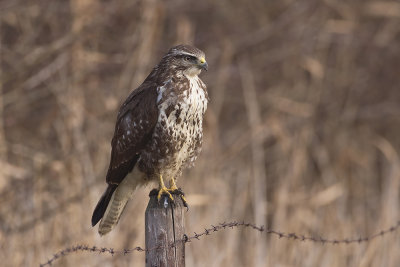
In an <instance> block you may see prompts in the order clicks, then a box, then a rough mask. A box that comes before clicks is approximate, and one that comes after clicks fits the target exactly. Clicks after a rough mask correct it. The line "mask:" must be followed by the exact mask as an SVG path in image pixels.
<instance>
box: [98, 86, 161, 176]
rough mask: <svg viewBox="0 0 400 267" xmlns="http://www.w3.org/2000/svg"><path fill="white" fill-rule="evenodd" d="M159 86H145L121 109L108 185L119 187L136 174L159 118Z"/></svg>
mask: <svg viewBox="0 0 400 267" xmlns="http://www.w3.org/2000/svg"><path fill="white" fill-rule="evenodd" d="M156 101H157V85H156V84H155V83H149V82H146V83H143V84H142V85H141V86H140V87H139V88H137V89H136V90H134V91H133V92H132V93H131V94H130V95H129V97H128V98H127V99H126V100H125V102H124V104H123V105H122V106H121V108H120V110H119V113H118V118H117V123H116V125H115V132H114V137H113V139H112V141H111V148H112V150H111V160H110V166H109V168H108V172H107V178H106V180H107V183H109V184H119V183H120V182H121V181H122V180H123V179H124V178H125V176H126V175H127V174H128V173H129V172H131V171H132V169H133V167H134V166H135V164H136V162H137V160H138V159H139V157H140V153H141V150H142V149H143V148H144V147H145V146H146V145H147V143H148V142H149V141H150V140H151V137H152V135H153V131H154V127H155V125H156V123H157V119H158V109H157V103H156Z"/></svg>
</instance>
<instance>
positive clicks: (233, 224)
mask: <svg viewBox="0 0 400 267" xmlns="http://www.w3.org/2000/svg"><path fill="white" fill-rule="evenodd" d="M238 227H245V228H250V229H253V230H256V231H259V232H266V233H267V234H270V235H275V236H277V237H278V238H285V239H289V240H297V241H303V242H304V241H310V242H314V243H322V244H333V245H338V244H346V245H348V244H353V243H358V244H360V243H365V242H369V241H371V240H373V239H375V238H377V237H382V236H384V235H386V234H388V233H392V232H395V231H396V230H397V229H398V228H400V221H398V222H397V223H396V224H395V225H393V226H391V227H389V228H387V229H384V230H381V231H379V232H377V233H375V234H373V235H370V236H367V237H359V238H345V239H326V238H323V237H313V236H305V235H301V234H296V233H284V232H280V231H276V230H273V229H265V228H264V226H257V225H255V224H252V223H246V222H236V221H234V222H223V223H220V224H218V225H217V226H214V225H211V227H209V228H205V229H204V231H202V232H200V233H196V232H194V234H193V235H191V236H187V235H186V234H185V235H184V236H183V238H182V239H179V240H176V241H175V242H173V243H171V244H170V246H171V247H174V246H176V244H177V243H180V242H184V243H188V242H191V241H192V240H200V238H201V237H204V236H207V235H210V234H212V233H214V232H218V231H220V230H224V229H233V228H238ZM160 248H162V246H157V247H153V248H148V249H145V248H142V247H135V248H132V249H124V250H115V249H113V248H105V247H96V246H88V245H75V246H72V247H69V248H65V249H63V250H61V251H59V252H57V253H55V254H54V255H53V257H52V258H50V259H49V260H48V261H47V262H45V263H42V264H40V267H45V266H51V265H52V264H53V262H55V261H56V260H58V259H60V258H62V257H65V256H67V255H69V254H71V253H74V252H79V251H86V252H99V253H109V254H111V256H114V255H116V254H120V255H126V254H129V253H132V252H146V251H151V250H155V249H160Z"/></svg>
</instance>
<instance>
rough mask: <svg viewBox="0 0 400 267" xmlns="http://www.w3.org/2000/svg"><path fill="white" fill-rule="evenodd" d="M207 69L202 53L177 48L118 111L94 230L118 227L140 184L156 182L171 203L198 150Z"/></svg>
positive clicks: (156, 67)
mask: <svg viewBox="0 0 400 267" xmlns="http://www.w3.org/2000/svg"><path fill="white" fill-rule="evenodd" d="M207 68H208V65H207V62H206V60H205V55H204V52H203V51H201V50H199V49H198V48H196V47H193V46H190V45H178V46H175V47H173V48H171V49H170V50H169V51H168V53H167V54H166V55H165V56H164V57H163V58H162V59H161V61H160V63H158V65H156V66H155V67H154V69H153V70H152V71H151V73H150V74H149V76H147V78H146V79H145V80H144V82H143V83H142V84H141V85H140V86H139V87H138V88H137V89H136V90H134V91H132V92H131V94H130V95H129V96H128V98H127V99H126V100H125V102H124V103H123V104H122V106H121V107H120V109H119V112H118V117H117V122H116V125H115V132H114V137H113V139H112V141H111V147H112V150H111V160H110V166H109V168H108V172H107V176H106V181H107V183H108V187H107V189H106V191H105V192H104V194H103V195H102V197H101V198H100V200H99V202H98V204H97V206H96V208H95V210H94V212H93V216H92V226H95V225H96V224H97V223H98V222H99V221H100V220H101V222H100V225H99V233H100V235H105V234H107V233H108V232H110V231H111V230H112V229H113V227H114V226H115V225H116V224H117V223H118V220H119V218H120V216H121V213H122V211H123V209H124V207H125V206H126V204H127V202H128V200H129V199H131V198H132V196H133V193H134V191H135V189H136V188H137V187H138V186H141V185H145V184H147V183H149V182H151V181H158V182H159V193H158V196H157V197H158V200H160V197H161V196H162V195H163V194H165V195H167V196H168V197H169V198H170V199H171V200H173V197H172V195H171V192H172V191H175V190H177V189H178V188H177V186H176V183H175V181H176V179H177V178H178V177H179V176H180V175H181V173H182V170H183V169H185V168H188V167H191V166H192V165H193V163H194V161H195V159H196V157H197V156H198V154H199V152H200V150H201V145H202V138H203V127H202V124H203V117H204V113H205V111H206V109H207V102H208V94H207V90H206V86H205V84H204V83H203V82H202V81H201V80H200V78H199V77H198V75H199V74H200V72H201V71H202V70H207ZM164 181H168V182H169V188H167V187H166V186H165V183H166V182H164Z"/></svg>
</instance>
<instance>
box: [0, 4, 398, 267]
mask: <svg viewBox="0 0 400 267" xmlns="http://www.w3.org/2000/svg"><path fill="white" fill-rule="evenodd" d="M399 23H400V4H399V3H398V2H394V1H393V2H382V1H360V0H358V1H357V0H353V1H338V0H325V1H317V0H309V1H293V0H285V1H256V0H252V1H244V0H242V1H227V0H221V1H196V2H189V1H167V2H166V1H156V0H150V1H102V2H99V1H94V0H84V1H79V0H70V1H17V0H14V1H12V0H5V1H2V2H1V3H0V38H1V46H0V60H1V65H0V81H1V84H0V164H1V165H0V166H1V167H0V203H1V205H0V260H1V263H2V265H3V266H34V265H38V264H39V263H41V262H44V261H46V259H47V258H48V257H49V256H51V255H52V253H54V252H55V251H58V250H60V249H62V248H64V247H66V246H70V245H73V244H76V243H86V244H89V245H91V246H92V245H96V246H101V247H113V248H115V249H117V250H122V249H124V248H133V247H136V246H138V245H140V246H143V245H144V232H143V228H144V225H143V224H144V210H145V207H146V204H147V200H148V198H147V193H148V192H149V191H150V188H144V189H142V190H140V191H139V192H138V193H137V195H136V199H135V201H131V202H130V203H129V205H128V207H127V209H126V211H125V213H124V215H123V217H122V220H121V222H120V223H119V225H118V227H117V228H116V229H115V230H114V231H113V232H112V233H111V234H109V235H108V236H106V237H103V238H100V237H99V236H98V234H97V230H96V229H93V228H91V226H90V217H91V213H92V210H93V208H94V205H95V204H96V202H97V200H98V198H99V197H100V195H101V193H102V191H103V190H104V188H105V178H104V176H105V172H106V168H107V167H108V161H109V152H110V145H109V143H110V140H111V136H112V134H113V127H114V121H115V117H116V112H117V109H118V106H119V104H120V103H121V102H122V101H123V99H124V98H125V97H126V96H127V95H128V93H129V91H130V90H132V89H133V88H136V87H137V86H138V85H139V83H140V82H141V81H142V80H143V79H144V77H145V76H146V74H147V73H148V72H149V71H150V69H151V68H152V67H153V66H154V65H155V64H156V63H157V62H158V60H159V58H160V57H161V56H162V54H163V53H164V52H165V51H166V50H167V49H168V48H169V47H171V46H172V45H174V44H177V43H192V44H195V45H196V46H198V47H199V48H201V49H202V50H204V51H205V52H206V54H207V61H208V62H209V65H210V70H209V71H208V73H205V74H203V80H204V81H205V82H206V83H207V85H208V88H209V94H210V97H211V99H212V101H211V103H210V106H209V110H208V113H207V116H206V120H205V140H204V141H205V144H204V149H203V153H202V154H201V156H200V158H199V159H198V161H197V164H196V167H195V168H194V169H191V170H189V171H188V172H186V173H185V174H184V177H183V178H182V179H181V180H180V181H179V182H178V184H179V185H180V186H182V187H183V188H184V189H185V192H186V193H187V195H188V201H189V202H190V203H191V204H192V206H191V210H190V211H189V212H188V213H187V217H186V222H187V224H186V228H187V230H188V231H189V232H192V231H196V230H199V229H200V230H201V229H203V227H204V226H208V225H210V224H214V223H215V224H216V223H218V222H222V221H231V220H239V221H241V220H245V221H251V222H254V223H256V224H265V225H268V226H270V227H272V228H274V229H279V230H282V231H285V232H296V233H304V234H311V235H316V236H318V235H322V236H324V237H327V238H338V239H341V238H345V237H359V236H364V235H368V234H370V233H375V232H376V231H378V230H380V229H381V228H386V227H387V226H390V225H392V224H393V223H395V222H396V221H397V220H398V219H399V217H400V216H399V192H398V191H399V183H400V160H399V155H398V151H399V150H400V138H399V136H400V124H399V123H400V106H399V101H400V91H399V84H400V75H399V70H400V27H399ZM186 247H187V253H186V255H187V260H186V262H187V266H340V267H341V266H398V265H399V262H400V254H399V253H398V247H399V238H398V234H396V233H394V234H392V235H389V236H385V237H383V238H379V239H376V240H374V241H373V242H370V243H366V244H362V245H357V244H353V245H349V246H345V245H341V246H323V245H319V244H313V243H304V244H302V243H298V242H295V241H288V240H279V239H277V238H275V237H273V236H267V235H260V234H259V233H253V232H251V231H249V230H246V229H243V230H232V231H229V232H220V233H218V234H215V235H213V236H210V237H209V238H207V239H204V240H202V241H198V242H195V243H189V244H187V246H186ZM143 262H144V254H138V253H136V254H135V253H133V254H129V255H127V256H114V257H110V256H108V255H96V254H84V253H82V254H74V255H71V256H69V257H66V258H63V259H62V260H60V261H58V262H57V266H132V265H135V266H136V265H139V266H140V265H143Z"/></svg>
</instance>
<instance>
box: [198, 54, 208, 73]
mask: <svg viewBox="0 0 400 267" xmlns="http://www.w3.org/2000/svg"><path fill="white" fill-rule="evenodd" d="M199 68H200V69H203V70H205V71H207V70H208V64H207V61H206V59H205V58H204V57H202V58H200V59H199Z"/></svg>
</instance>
